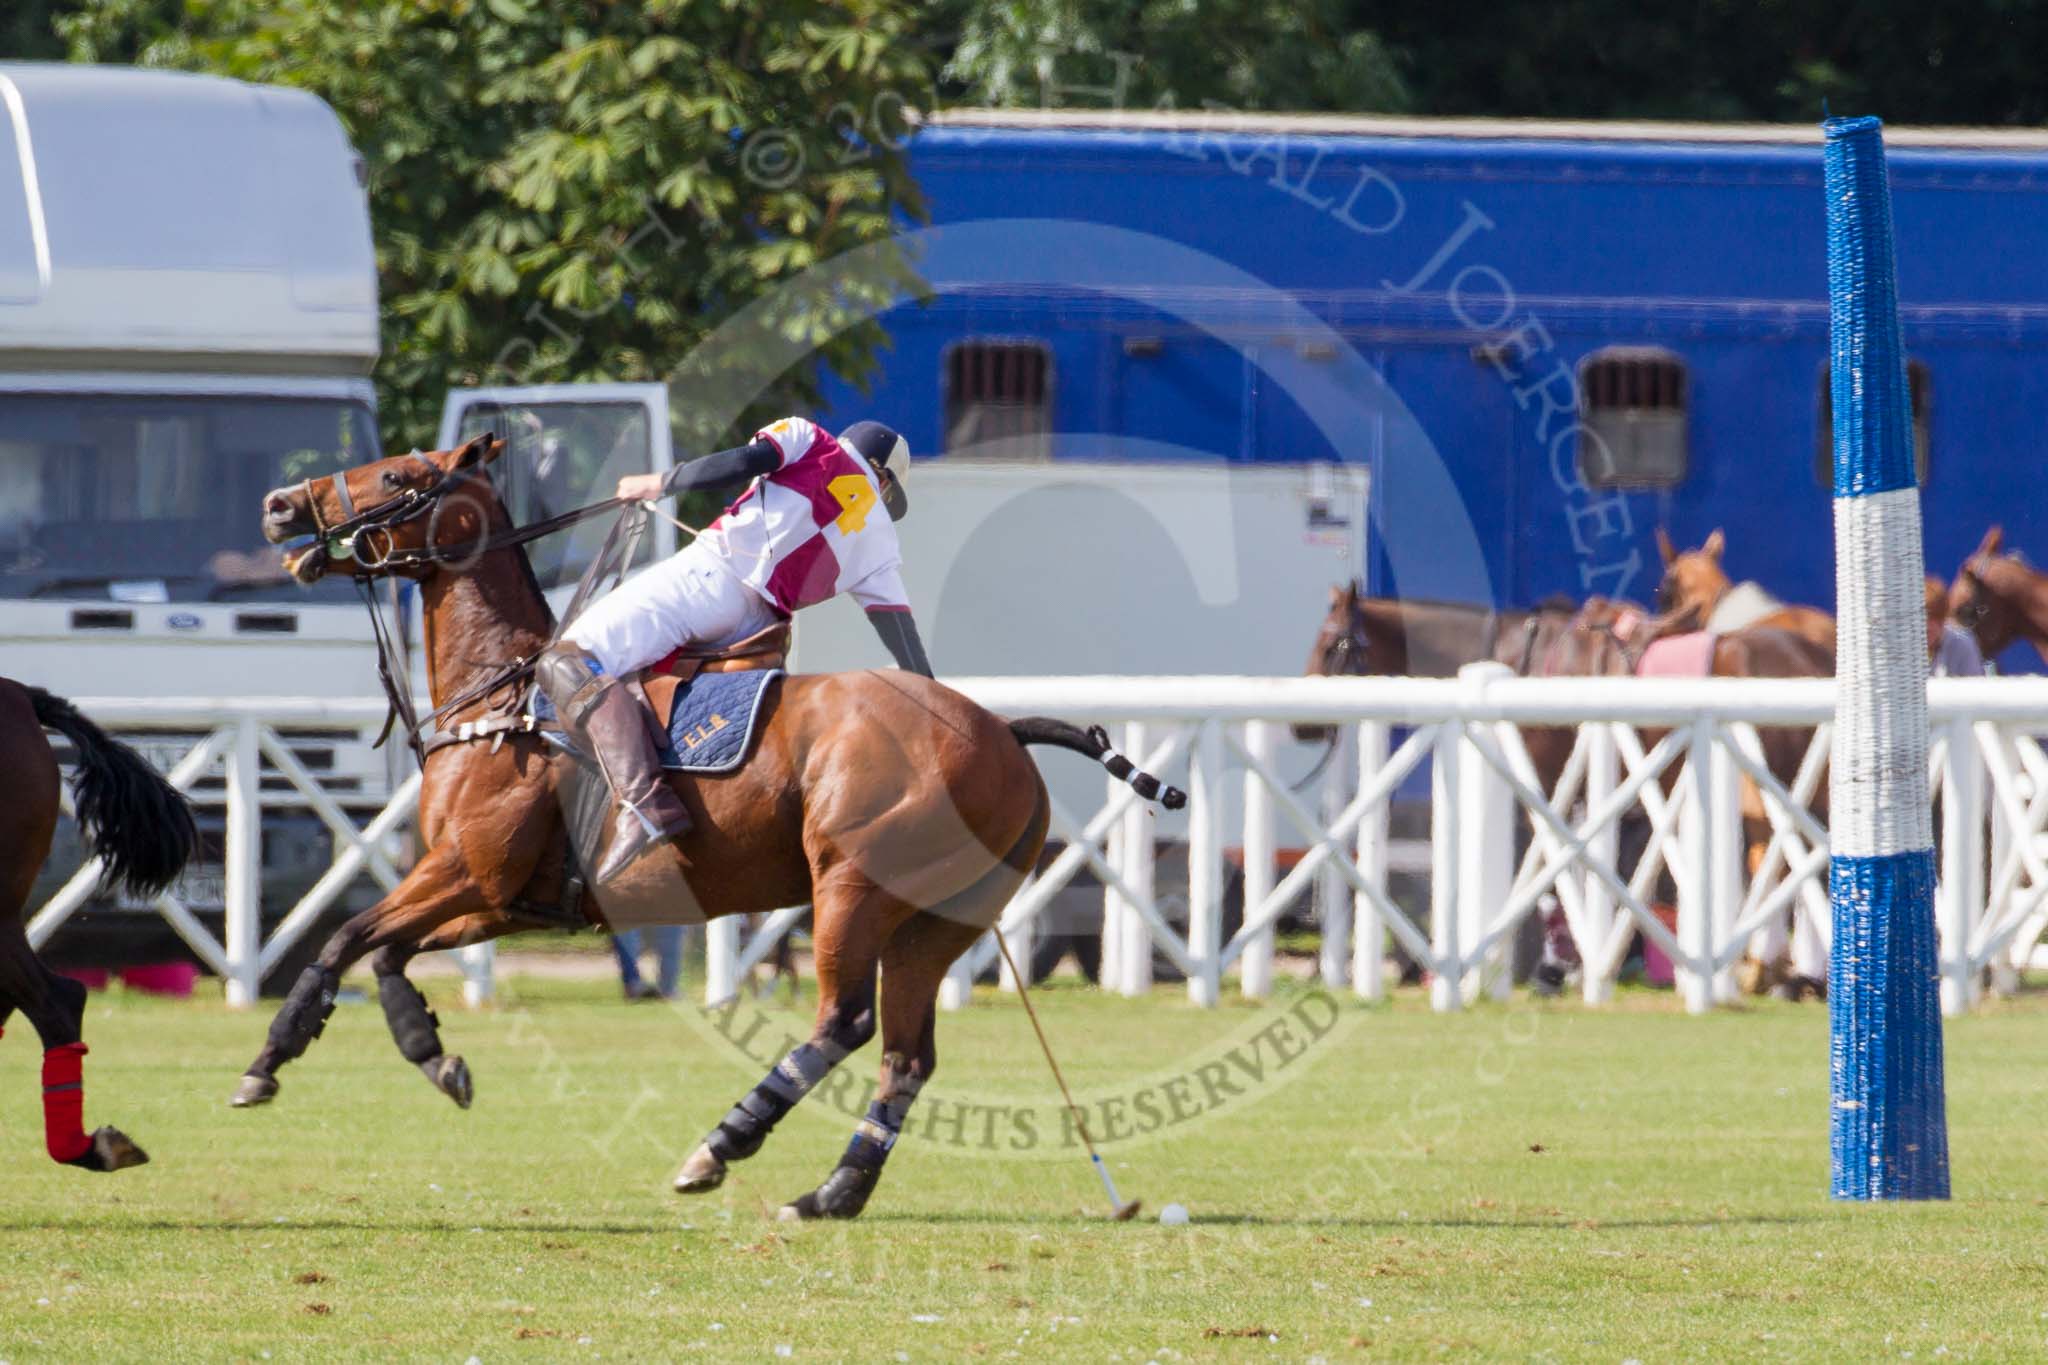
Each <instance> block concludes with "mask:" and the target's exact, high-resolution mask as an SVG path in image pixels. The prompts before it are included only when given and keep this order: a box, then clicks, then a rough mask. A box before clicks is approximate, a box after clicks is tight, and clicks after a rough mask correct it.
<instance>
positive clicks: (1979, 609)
mask: <svg viewBox="0 0 2048 1365" xmlns="http://www.w3.org/2000/svg"><path fill="white" fill-rule="evenodd" d="M1948 616H1949V619H1950V620H1951V621H1954V622H1955V623H1956V624H1957V625H1959V626H1961V627H1962V628H1963V629H1964V630H1967V631H1969V632H1970V633H1971V634H1972V635H1974V636H1976V637H1977V648H1978V649H1979V650H1980V651H1981V652H1982V653H1983V655H1984V658H1985V660H1986V661H1987V662H1988V661H1990V660H1992V659H1995V658H1997V657H1998V656H1999V655H2000V654H2002V653H2004V652H2005V651H2006V650H2007V649H2008V648H2009V647H2011V645H2012V644H2013V642H2014V641H2016V640H2025V641H2026V642H2027V643H2028V644H2030V645H2032V646H2033V647H2034V649H2035V651H2036V652H2037V653H2039V654H2040V656H2041V658H2042V660H2043V662H2048V572H2043V571H2042V570H2040V569H2037V568H2035V567H2034V566H2033V565H2032V564H2030V563H2028V562H2027V557H2026V556H2025V555H2023V554H2021V553H2020V552H2019V551H2017V550H2007V549H2006V548H2005V530H2004V528H2003V527H1999V526H1994V527H1992V528H1991V529H1990V530H1988V531H1986V532H1985V533H1984V539H1983V540H1982V541H1980V542H1978V545H1977V548H1976V550H1974V551H1973V552H1972V553H1971V555H1970V557H1969V558H1968V559H1966V560H1964V561H1963V565H1962V567H1961V568H1960V569H1958V570H1956V577H1955V581H1954V582H1953V583H1951V584H1949V589H1948Z"/></svg>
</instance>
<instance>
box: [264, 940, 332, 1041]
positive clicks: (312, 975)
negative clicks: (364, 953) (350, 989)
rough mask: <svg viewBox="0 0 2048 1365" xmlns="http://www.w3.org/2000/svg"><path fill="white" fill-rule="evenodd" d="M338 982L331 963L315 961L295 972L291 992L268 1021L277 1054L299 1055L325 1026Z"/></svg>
mask: <svg viewBox="0 0 2048 1365" xmlns="http://www.w3.org/2000/svg"><path fill="white" fill-rule="evenodd" d="M340 985H341V977H340V975H339V974H338V973H337V972H335V970H334V969H333V968H332V967H323V966H321V965H320V964H319V963H317V962H316V963H314V964H313V965H311V966H309V967H307V968H306V970H305V971H303V972H300V973H299V979H298V980H297V981H296V982H294V983H293V985H292V992H291V994H290V995H287V996H286V997H285V998H284V1004H283V1005H282V1006H280V1007H279V1009H278V1011H277V1017H276V1018H275V1019H272V1020H271V1021H270V1046H271V1047H272V1048H273V1049H275V1050H276V1052H277V1053H278V1055H279V1056H280V1057H283V1058H286V1059H290V1058H293V1057H297V1056H299V1055H300V1054H301V1053H303V1052H304V1051H305V1050H306V1048H307V1047H308V1045H310V1044H311V1043H312V1041H313V1040H314V1039H315V1038H318V1037H319V1036H320V1035H321V1033H322V1032H324V1031H325V1030H326V1028H327V1017H328V1016H329V1015H331V1014H333V1013H334V996H335V992H336V990H338V989H339V987H340Z"/></svg>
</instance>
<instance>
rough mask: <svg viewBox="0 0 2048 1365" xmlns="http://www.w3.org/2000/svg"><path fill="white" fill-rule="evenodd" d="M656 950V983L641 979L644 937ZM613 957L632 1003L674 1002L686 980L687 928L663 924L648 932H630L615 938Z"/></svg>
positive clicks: (627, 996) (613, 941)
mask: <svg viewBox="0 0 2048 1365" xmlns="http://www.w3.org/2000/svg"><path fill="white" fill-rule="evenodd" d="M643 932H644V933H645V934H646V936H647V939H648V941H650V942H651V943H652V944H653V946H654V981H653V982H652V984H650V983H649V982H648V981H647V980H645V979H644V978H643V977H642V976H641V975H640V947H641V934H642V933H643ZM612 953H613V955H614V956H616V957H617V958H618V959H619V985H620V986H621V987H622V988H623V989H624V990H625V994H626V999H628V1000H673V999H675V998H676V992H677V990H678V989H679V988H680V987H681V984H682V976H683V926H682V925H680V924H662V925H656V926H655V927H654V928H651V929H647V930H644V931H643V930H639V929H626V930H623V931H621V932H619V933H616V934H613V935H612Z"/></svg>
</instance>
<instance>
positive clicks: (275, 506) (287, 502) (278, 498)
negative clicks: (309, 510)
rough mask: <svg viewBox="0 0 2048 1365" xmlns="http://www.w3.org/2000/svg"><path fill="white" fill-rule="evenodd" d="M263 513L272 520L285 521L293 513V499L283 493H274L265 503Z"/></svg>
mask: <svg viewBox="0 0 2048 1365" xmlns="http://www.w3.org/2000/svg"><path fill="white" fill-rule="evenodd" d="M263 514H264V515H265V516H267V517H269V518H270V519H271V520H272V521H283V520H284V519H285V518H286V517H288V516H290V515H291V514H292V501H291V499H290V498H287V497H285V496H284V495H283V494H281V493H273V494H271V495H270V497H269V498H268V499H267V500H266V501H265V502H264V504H263Z"/></svg>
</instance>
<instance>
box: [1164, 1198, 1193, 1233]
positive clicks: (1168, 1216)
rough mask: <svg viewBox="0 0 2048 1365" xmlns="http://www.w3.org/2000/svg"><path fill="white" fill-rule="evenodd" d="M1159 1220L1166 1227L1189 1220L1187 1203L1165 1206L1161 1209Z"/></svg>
mask: <svg viewBox="0 0 2048 1365" xmlns="http://www.w3.org/2000/svg"><path fill="white" fill-rule="evenodd" d="M1159 1221H1160V1223H1162V1224H1163V1225H1165V1226H1166V1227H1170V1228H1177V1227H1179V1226H1180V1225H1181V1224H1183V1223H1185V1222H1187V1221H1188V1210H1187V1206H1186V1205H1185V1204H1168V1205H1167V1206H1166V1207H1165V1208H1163V1209H1161V1210H1159Z"/></svg>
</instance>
